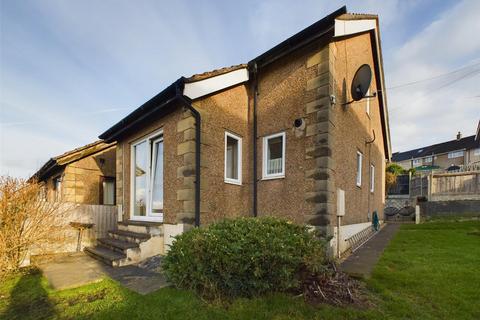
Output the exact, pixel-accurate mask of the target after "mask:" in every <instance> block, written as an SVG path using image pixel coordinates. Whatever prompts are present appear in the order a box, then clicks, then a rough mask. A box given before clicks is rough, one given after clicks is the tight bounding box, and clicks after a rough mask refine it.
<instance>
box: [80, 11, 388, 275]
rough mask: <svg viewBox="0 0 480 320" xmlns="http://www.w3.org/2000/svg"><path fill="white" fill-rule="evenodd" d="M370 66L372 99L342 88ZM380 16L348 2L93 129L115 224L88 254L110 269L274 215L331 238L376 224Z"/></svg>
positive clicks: (380, 151) (383, 143)
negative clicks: (351, 8)
mask: <svg viewBox="0 0 480 320" xmlns="http://www.w3.org/2000/svg"><path fill="white" fill-rule="evenodd" d="M364 64H367V65H369V66H370V68H371V70H372V73H373V79H372V82H371V86H370V88H369V91H370V95H369V96H368V97H367V98H364V99H362V100H360V101H356V102H352V101H351V100H352V99H351V92H350V84H351V82H352V79H353V77H354V75H355V72H356V71H357V70H358V69H359V67H360V66H362V65H364ZM384 88H385V84H384V77H383V65H382V51H381V45H380V34H379V27H378V17H377V16H376V15H369V14H350V13H347V11H346V8H345V7H343V8H341V9H339V10H337V11H335V12H333V13H332V14H330V15H328V16H326V17H325V18H323V19H322V20H320V21H318V22H316V23H314V24H313V25H311V26H310V27H308V28H306V29H304V30H302V31H300V32H299V33H297V34H295V35H294V36H292V37H290V38H289V39H287V40H285V41H284V42H282V43H280V44H278V45H277V46H275V47H273V48H272V49H270V50H268V51H267V52H265V53H263V54H261V55H260V56H258V57H256V58H254V59H253V60H251V61H250V62H248V63H247V64H240V65H236V66H233V67H228V68H223V69H218V70H214V71H211V72H206V73H203V74H197V75H194V76H191V77H188V78H185V77H181V78H180V79H178V80H177V81H175V82H174V83H172V84H171V85H170V86H168V87H167V88H165V89H164V90H163V91H161V92H160V93H159V94H157V95H156V96H155V97H153V98H152V99H150V100H149V101H147V102H145V103H144V104H143V105H142V106H140V107H139V108H138V109H136V110H135V111H133V112H132V113H130V114H129V115H128V116H126V117H125V118H123V119H122V120H121V121H120V122H118V123H117V124H115V125H114V126H112V127H111V128H110V129H108V130H107V131H105V132H104V133H102V134H101V135H100V139H102V140H104V141H105V142H106V143H114V142H116V143H117V149H116V163H117V167H116V168H117V174H116V181H117V185H116V199H117V200H116V202H117V205H118V207H119V214H120V215H121V218H122V221H121V222H119V224H118V230H112V231H111V232H110V233H109V237H108V238H106V239H100V240H99V243H98V245H97V246H96V247H91V248H87V250H86V251H87V252H88V253H89V254H91V255H93V256H94V257H96V258H99V259H102V260H103V261H106V262H107V263H109V264H112V265H114V266H118V265H125V264H130V263H133V262H136V261H138V260H141V259H144V258H146V257H148V256H151V255H154V254H163V253H164V252H165V251H166V250H168V245H169V244H171V242H172V236H175V235H177V234H179V233H181V232H183V231H185V230H189V229H190V228H192V227H194V226H204V225H208V224H210V223H212V222H214V221H218V220H221V219H224V218H232V217H239V216H264V215H272V216H277V217H283V218H287V219H289V220H291V221H292V222H295V223H299V224H307V225H310V226H312V227H313V228H315V229H317V230H319V231H321V232H322V233H323V234H324V235H327V236H334V240H333V241H332V248H334V247H335V246H336V245H335V241H336V240H335V239H336V235H337V231H336V230H337V229H336V225H337V209H338V208H337V194H340V195H341V196H340V197H338V198H339V199H338V200H341V199H344V202H342V201H338V203H339V206H341V207H342V208H344V210H345V216H344V217H343V219H342V227H341V232H340V234H341V238H340V242H341V243H340V247H341V251H344V250H346V249H347V248H348V241H346V239H347V238H349V237H351V236H352V235H354V234H356V233H359V232H360V231H362V230H364V229H366V228H368V227H369V226H370V225H371V218H372V214H373V213H374V212H376V213H377V214H378V215H379V217H380V219H381V220H382V219H383V206H384V202H385V198H384V196H385V187H384V186H385V184H384V172H385V165H386V161H387V160H389V158H390V155H391V153H390V148H391V146H390V136H389V126H388V112H387V101H386V97H385V91H384Z"/></svg>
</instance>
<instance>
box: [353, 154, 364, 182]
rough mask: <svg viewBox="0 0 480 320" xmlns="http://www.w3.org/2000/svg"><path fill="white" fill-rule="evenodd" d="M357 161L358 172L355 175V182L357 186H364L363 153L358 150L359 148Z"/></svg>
mask: <svg viewBox="0 0 480 320" xmlns="http://www.w3.org/2000/svg"><path fill="white" fill-rule="evenodd" d="M359 160H360V161H359ZM356 163H357V174H356V177H355V184H356V186H357V187H362V174H363V170H362V169H363V168H362V167H363V153H362V152H360V151H358V150H357V156H356Z"/></svg>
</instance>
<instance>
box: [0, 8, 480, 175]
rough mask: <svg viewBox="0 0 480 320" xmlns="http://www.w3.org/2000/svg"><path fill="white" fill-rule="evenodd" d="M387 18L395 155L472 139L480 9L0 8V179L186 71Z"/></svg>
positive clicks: (87, 136)
mask: <svg viewBox="0 0 480 320" xmlns="http://www.w3.org/2000/svg"><path fill="white" fill-rule="evenodd" d="M343 4H346V5H347V9H348V10H349V11H350V12H360V13H376V14H379V16H380V23H381V34H382V45H383V52H384V65H385V73H386V74H385V76H386V81H387V87H396V86H398V85H402V84H405V83H410V82H412V81H417V80H422V79H426V78H431V77H435V76H438V75H442V74H445V73H448V72H451V71H455V70H458V69H460V68H463V67H466V68H463V69H460V70H459V71H457V72H454V73H451V74H449V75H447V76H440V77H437V78H435V79H433V80H429V81H422V82H419V83H417V84H415V85H410V86H404V87H400V88H392V89H390V90H389V91H388V102H389V108H390V126H391V134H392V142H393V148H394V151H401V150H407V149H409V148H414V147H417V146H421V145H424V144H429V143H435V142H441V141H443V140H448V139H452V138H454V136H455V134H456V132H457V131H462V132H464V134H465V135H470V134H473V133H474V130H475V129H476V125H477V123H478V120H479V119H480V97H479V96H480V86H479V85H478V82H479V81H480V76H479V74H480V41H478V40H476V39H478V34H480V19H478V16H479V15H480V1H475V0H463V1H441V0H426V1H418V0H411V1H409V0H398V1H396V0H390V1H389V0H386V1H373V0H365V1H347V2H346V3H345V2H344V1H326V0H324V1H319V0H317V1H313V0H306V1H301V0H298V1H285V0H266V1H206V0H205V1H193V0H191V1H146V0H140V1H128V0H124V1H122V0H112V1H109V0H103V1H92V0H83V1H67V0H55V1H54V0H41V1H40V0H38V1H28V0H23V1H16V0H2V1H0V174H11V175H14V176H20V177H26V176H28V175H30V174H32V173H34V172H35V171H36V170H37V169H38V168H39V167H40V166H41V165H42V164H43V163H44V162H45V161H46V160H48V159H49V158H50V157H52V156H55V155H57V154H60V153H62V152H64V151H66V150H69V149H72V148H75V147H78V146H81V145H84V144H87V143H89V142H91V141H93V140H95V139H96V138H97V136H98V135H99V134H100V133H102V132H103V131H104V130H105V129H107V128H108V127H109V126H110V125H112V124H113V123H115V122H117V121H118V120H120V119H121V118H122V117H123V116H125V115H126V114H127V113H129V112H130V111H132V110H133V109H135V108H136V107H138V106H139V105H141V104H142V103H143V102H145V101H146V100H147V99H149V98H150V97H152V96H154V95H155V94H156V93H158V92H159V91H161V90H162V89H163V88H164V87H165V86H166V85H168V84H170V83H171V82H173V81H174V80H176V79H177V78H178V77H180V76H181V75H185V76H188V75H191V74H193V73H198V72H203V71H206V70H210V69H214V68H218V67H222V66H229V65H233V64H238V63H243V62H247V61H249V60H250V59H252V58H253V57H255V56H256V55H258V54H260V53H262V52H263V51H265V50H267V49H269V48H270V47H272V46H274V45H275V44H277V43H278V42H280V41H282V40H284V39H285V38H287V37H289V36H290V35H292V34H294V33H296V32H298V31H300V30H301V29H302V28H304V27H306V26H308V25H310V24H311V23H313V22H315V21H317V20H319V19H321V18H322V17H323V16H325V15H326V14H328V13H329V12H331V11H334V10H335V9H337V8H339V7H340V6H342V5H343Z"/></svg>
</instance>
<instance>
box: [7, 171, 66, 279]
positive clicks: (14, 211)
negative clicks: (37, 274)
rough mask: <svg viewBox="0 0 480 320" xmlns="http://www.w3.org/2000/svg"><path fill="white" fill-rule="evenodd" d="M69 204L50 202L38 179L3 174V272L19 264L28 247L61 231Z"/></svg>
mask: <svg viewBox="0 0 480 320" xmlns="http://www.w3.org/2000/svg"><path fill="white" fill-rule="evenodd" d="M70 209H71V208H70V206H69V205H67V204H64V203H61V202H47V201H46V200H45V199H44V197H43V192H42V186H41V185H40V184H38V183H36V182H34V181H33V182H31V181H27V180H23V179H16V178H12V177H9V176H2V177H0V276H1V275H2V274H6V273H8V272H13V271H16V270H18V269H19V268H20V266H21V265H22V263H23V261H24V260H25V257H26V255H27V254H28V252H29V250H32V248H35V249H36V250H38V252H41V250H42V246H45V245H47V244H48V243H49V242H51V241H54V240H57V241H58V238H59V235H61V234H62V232H61V230H60V229H61V228H62V225H64V224H63V223H62V222H63V219H64V217H65V215H66V213H67V212H68V211H69V210H70Z"/></svg>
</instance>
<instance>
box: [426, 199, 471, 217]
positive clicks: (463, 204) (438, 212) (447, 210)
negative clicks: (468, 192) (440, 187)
mask: <svg viewBox="0 0 480 320" xmlns="http://www.w3.org/2000/svg"><path fill="white" fill-rule="evenodd" d="M419 205H420V215H421V216H422V218H441V217H452V216H455V217H480V200H451V201H427V202H420V203H419Z"/></svg>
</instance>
